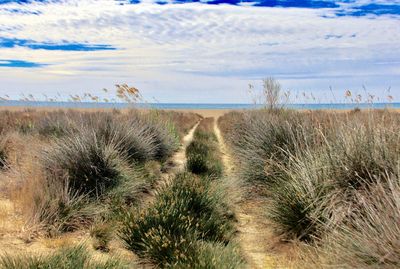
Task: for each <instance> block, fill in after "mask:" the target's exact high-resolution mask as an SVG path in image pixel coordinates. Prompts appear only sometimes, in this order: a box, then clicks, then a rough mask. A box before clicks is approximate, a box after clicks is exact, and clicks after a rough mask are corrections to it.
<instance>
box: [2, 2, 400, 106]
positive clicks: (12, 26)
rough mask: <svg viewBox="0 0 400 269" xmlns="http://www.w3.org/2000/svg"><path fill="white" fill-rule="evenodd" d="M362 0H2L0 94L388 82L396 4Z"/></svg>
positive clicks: (198, 92)
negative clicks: (268, 79) (264, 82)
mask: <svg viewBox="0 0 400 269" xmlns="http://www.w3.org/2000/svg"><path fill="white" fill-rule="evenodd" d="M322 2H323V3H322ZM373 2H374V3H375V7H374V6H372V7H371V5H373V4H372V1H364V0H363V1H294V0H288V1H283V0H282V1H267V0H266V1H264V4H263V5H261V6H260V3H261V2H260V1H259V2H252V4H251V5H250V6H244V5H248V4H249V3H250V2H235V1H225V2H220V3H217V2H215V1H214V2H211V1H208V3H204V2H190V3H188V2H186V1H180V2H178V1H172V2H166V3H164V4H157V3H156V2H153V1H145V0H143V1H141V2H139V3H138V2H137V1H110V0H107V1H106V0H98V1H94V0H82V1H77V0H71V1H23V3H22V2H21V1H6V3H4V1H3V2H0V3H1V5H0V55H1V57H0V58H1V59H3V60H2V61H8V63H9V64H8V65H5V64H4V65H2V66H1V65H0V67H1V72H0V81H2V82H5V83H3V85H9V86H8V87H9V88H7V89H5V88H3V89H1V88H0V95H1V94H5V93H6V92H7V93H8V91H11V90H13V91H21V90H22V89H23V90H29V91H33V92H38V91H39V90H42V91H46V92H52V91H55V88H57V90H63V91H67V92H68V91H72V90H74V91H88V89H89V90H90V89H92V90H95V89H101V88H103V87H112V85H113V84H115V83H121V82H128V83H133V84H134V85H136V86H138V87H139V88H142V89H144V91H145V92H144V94H145V95H146V96H147V97H148V98H150V99H151V97H152V96H155V97H157V99H159V100H160V101H165V102H167V101H169V102H174V101H175V102H179V101H181V102H193V101H199V100H200V101H204V100H208V101H210V102H224V101H225V102H243V101H247V100H249V98H248V97H247V96H245V94H244V92H245V90H246V85H247V83H248V82H249V81H255V80H257V79H260V78H262V77H263V76H268V75H274V76H276V77H278V78H279V79H281V80H282V82H283V84H284V86H285V87H287V88H292V89H298V90H312V91H314V92H316V94H318V92H319V93H320V94H321V96H323V95H324V93H326V90H327V89H328V87H329V86H330V85H332V86H334V88H336V89H337V90H338V91H344V89H345V88H349V87H350V88H351V87H353V88H357V87H358V88H361V86H362V85H363V84H367V85H370V86H371V88H373V90H374V91H380V90H381V89H384V88H386V87H387V86H390V85H391V86H392V88H393V89H396V87H398V86H399V83H400V81H399V78H398V77H399V74H400V68H399V64H398V63H399V62H400V55H398V53H397V51H398V50H399V49H400V45H399V44H398V40H399V39H400V29H399V27H398V25H399V22H400V18H399V16H397V15H398V14H396V12H397V11H396V8H398V7H399V6H400V3H399V2H397V1H395V2H393V1H378V2H377V1H373ZM366 6H367V8H365V7H366ZM393 7H395V8H393ZM383 9H386V11H385V12H383V11H382V10H383ZM17 10H18V11H17ZM393 10H394V11H393ZM356 12H359V13H356ZM11 61H21V62H24V61H26V62H31V63H34V64H37V65H38V66H40V67H41V68H36V69H35V75H34V76H32V73H31V72H28V69H27V68H21V66H18V65H15V64H14V65H11V64H10V63H11ZM380 63H385V64H380ZM377 78H379V80H378V79H377ZM388 84H389V85H388ZM209 93H213V94H209ZM203 94H204V95H205V97H204V96H203ZM224 96H225V97H224ZM221 98H223V99H221ZM399 98H400V96H399Z"/></svg>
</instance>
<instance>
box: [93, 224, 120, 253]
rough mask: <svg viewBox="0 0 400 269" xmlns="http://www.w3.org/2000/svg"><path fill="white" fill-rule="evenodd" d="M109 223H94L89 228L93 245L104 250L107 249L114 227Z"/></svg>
mask: <svg viewBox="0 0 400 269" xmlns="http://www.w3.org/2000/svg"><path fill="white" fill-rule="evenodd" d="M111 225H112V224H111V223H106V222H99V223H95V224H94V225H93V226H92V227H91V229H90V236H91V237H92V238H93V239H94V242H93V247H94V249H96V250H101V251H104V252H108V251H109V243H110V241H111V239H112V237H113V230H114V228H113V227H112V226H111Z"/></svg>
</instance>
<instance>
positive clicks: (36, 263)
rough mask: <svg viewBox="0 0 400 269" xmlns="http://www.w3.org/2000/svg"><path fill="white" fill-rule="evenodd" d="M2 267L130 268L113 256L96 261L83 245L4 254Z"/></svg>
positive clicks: (48, 268)
mask: <svg viewBox="0 0 400 269" xmlns="http://www.w3.org/2000/svg"><path fill="white" fill-rule="evenodd" d="M0 268H4V269H26V268H41V269H53V268H64V269H102V268H104V269H112V268H128V266H127V265H126V264H125V263H123V262H122V261H120V260H118V259H116V258H111V259H106V260H105V261H101V262H100V261H94V259H93V258H92V257H91V256H90V255H89V253H88V251H87V250H86V249H85V247H83V246H82V245H79V246H76V247H68V248H62V249H60V250H59V251H57V252H55V253H54V254H51V255H47V256H32V255H30V254H25V255H10V254H3V255H2V256H1V258H0Z"/></svg>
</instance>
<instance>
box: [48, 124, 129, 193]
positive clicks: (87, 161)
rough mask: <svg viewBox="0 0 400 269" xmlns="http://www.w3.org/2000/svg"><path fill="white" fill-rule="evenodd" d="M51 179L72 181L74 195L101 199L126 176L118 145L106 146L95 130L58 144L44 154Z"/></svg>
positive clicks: (59, 141)
mask: <svg viewBox="0 0 400 269" xmlns="http://www.w3.org/2000/svg"><path fill="white" fill-rule="evenodd" d="M43 167H44V171H45V173H46V176H47V177H55V178H60V180H62V179H63V178H64V177H65V176H66V177H67V178H68V181H69V187H70V188H71V190H73V191H74V192H77V193H79V194H84V195H89V196H100V195H101V194H102V193H103V192H105V191H106V190H107V189H110V188H112V187H115V186H117V185H118V184H119V182H121V181H122V180H123V178H124V177H125V176H126V170H124V164H123V160H122V159H121V157H120V155H119V154H118V150H117V147H116V146H115V145H114V144H104V142H103V141H101V140H99V138H98V135H97V134H96V133H94V132H93V131H90V130H88V131H83V132H81V133H77V134H75V135H72V136H68V137H65V138H63V139H61V140H58V141H57V142H55V143H54V145H53V146H52V148H51V149H48V150H47V151H45V152H44V154H43Z"/></svg>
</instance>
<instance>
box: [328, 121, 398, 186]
mask: <svg viewBox="0 0 400 269" xmlns="http://www.w3.org/2000/svg"><path fill="white" fill-rule="evenodd" d="M324 149H325V152H323V153H322V154H323V155H325V159H326V165H329V166H330V167H331V175H330V178H332V179H333V180H335V183H336V185H337V186H338V187H339V188H341V189H343V190H346V189H357V188H359V187H361V186H363V185H365V184H366V183H372V182H377V181H379V180H382V179H384V178H386V174H387V173H389V174H392V173H394V172H396V171H397V169H398V167H399V165H400V157H399V156H400V135H399V133H398V131H397V128H396V127H395V126H383V125H381V124H380V123H376V124H375V125H374V126H365V125H363V124H356V125H353V124H351V123H349V124H347V125H346V126H342V127H339V128H338V131H337V133H336V136H335V137H334V139H332V141H327V146H326V147H324Z"/></svg>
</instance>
